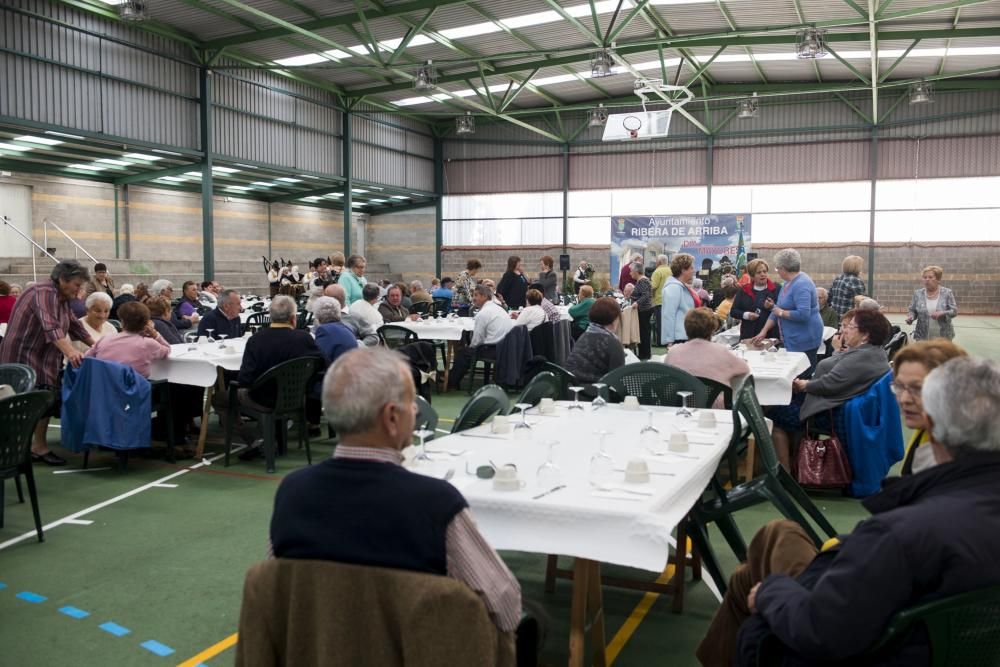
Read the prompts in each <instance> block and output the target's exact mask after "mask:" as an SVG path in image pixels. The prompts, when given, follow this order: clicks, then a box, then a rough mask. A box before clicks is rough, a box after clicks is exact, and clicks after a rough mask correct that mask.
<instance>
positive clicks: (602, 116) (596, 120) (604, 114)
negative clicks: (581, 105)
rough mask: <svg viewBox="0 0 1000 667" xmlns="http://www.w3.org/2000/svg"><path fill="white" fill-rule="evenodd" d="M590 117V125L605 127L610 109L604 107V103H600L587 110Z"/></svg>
mask: <svg viewBox="0 0 1000 667" xmlns="http://www.w3.org/2000/svg"><path fill="white" fill-rule="evenodd" d="M587 115H588V116H589V117H590V120H589V121H588V123H587V124H588V125H590V126H591V127H604V124H605V123H606V122H608V110H607V109H605V108H604V105H603V104H598V105H597V108H596V109H591V110H590V111H589V112H587Z"/></svg>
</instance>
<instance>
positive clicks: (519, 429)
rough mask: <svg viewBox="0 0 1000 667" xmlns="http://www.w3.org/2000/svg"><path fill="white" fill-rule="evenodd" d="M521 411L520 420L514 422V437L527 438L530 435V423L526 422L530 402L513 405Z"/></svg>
mask: <svg viewBox="0 0 1000 667" xmlns="http://www.w3.org/2000/svg"><path fill="white" fill-rule="evenodd" d="M514 407H515V408H517V409H518V410H520V411H521V421H519V422H518V423H516V424H514V437H515V438H518V439H522V440H523V439H527V438H530V437H531V424H529V423H528V412H527V410H528V408H530V407H531V403H517V404H516V405H515V406H514Z"/></svg>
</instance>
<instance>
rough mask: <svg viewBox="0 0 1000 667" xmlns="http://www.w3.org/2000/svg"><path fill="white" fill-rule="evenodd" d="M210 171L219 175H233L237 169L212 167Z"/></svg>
mask: <svg viewBox="0 0 1000 667" xmlns="http://www.w3.org/2000/svg"><path fill="white" fill-rule="evenodd" d="M212 171H217V172H219V173H220V174H235V173H238V172H239V169H233V168H231V167H212Z"/></svg>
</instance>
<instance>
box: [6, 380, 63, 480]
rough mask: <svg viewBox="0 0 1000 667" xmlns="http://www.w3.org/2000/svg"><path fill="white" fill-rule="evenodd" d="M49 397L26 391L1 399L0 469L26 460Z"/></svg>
mask: <svg viewBox="0 0 1000 667" xmlns="http://www.w3.org/2000/svg"><path fill="white" fill-rule="evenodd" d="M52 400H53V399H52V392H48V391H28V392H25V393H23V394H15V395H14V396H10V397H8V398H5V399H2V400H0V471H3V470H6V469H9V468H14V467H16V466H18V465H21V464H22V463H25V462H27V461H28V452H30V451H31V435H32V433H34V431H35V424H37V423H38V420H39V419H41V418H42V415H44V414H45V412H46V411H47V410H48V409H49V407H50V406H51V405H52ZM0 484H3V482H2V481H0Z"/></svg>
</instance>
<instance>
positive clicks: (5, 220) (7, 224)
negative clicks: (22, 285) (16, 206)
mask: <svg viewBox="0 0 1000 667" xmlns="http://www.w3.org/2000/svg"><path fill="white" fill-rule="evenodd" d="M2 219H3V225H4V227H6V228H7V229H10V230H12V231H13V232H14V233H15V234H17V235H18V236H20V237H21V238H22V239H24V240H25V241H27V242H28V243H30V244H31V245H33V246H34V247H35V248H36V249H38V250H41V251H42V254H43V255H45V256H46V257H48V258H49V259H51V260H52V261H53V262H55V263H56V264H58V263H59V260H58V259H56V258H55V257H53V256H52V255H50V254H49V252H48V250H46V249H45V248H43V247H42V246H40V245H38V243H36V242H35V239H33V238H31V237H30V236H28V235H27V234H25V233H24V232H22V231H21V230H20V229H18V228H17V227H15V226H14V225H12V224H11V223H10V218H8V217H7V216H6V215H5V216H3V217H2ZM31 279H32V280H35V281H37V280H38V269H37V268H36V266H35V253H31Z"/></svg>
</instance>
